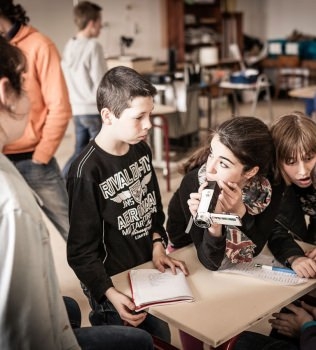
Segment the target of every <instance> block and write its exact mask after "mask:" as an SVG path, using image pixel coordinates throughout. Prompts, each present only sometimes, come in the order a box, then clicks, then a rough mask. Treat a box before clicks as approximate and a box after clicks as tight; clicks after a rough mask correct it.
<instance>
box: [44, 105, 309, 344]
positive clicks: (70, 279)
mask: <svg viewBox="0 0 316 350" xmlns="http://www.w3.org/2000/svg"><path fill="white" fill-rule="evenodd" d="M239 108H240V115H245V116H246V115H249V113H250V110H251V104H249V103H243V104H240V106H239ZM293 110H300V111H304V104H303V102H302V101H301V100H298V99H282V100H277V101H273V115H274V117H278V116H280V115H281V114H284V113H287V112H290V111H293ZM256 116H257V117H259V118H261V119H262V120H263V121H265V122H266V123H268V124H269V122H270V116H269V110H268V108H267V102H266V101H264V100H262V101H259V103H258V106H257V111H256ZM230 117H231V112H230V108H229V106H228V105H227V104H226V105H225V103H224V104H223V103H222V104H221V105H220V106H218V108H217V112H216V115H214V116H213V118H212V127H215V126H216V125H218V124H220V123H221V122H223V121H224V120H226V119H228V118H230ZM204 119H205V118H203V117H202V118H201V125H203V123H206V120H204ZM204 125H205V124H204ZM200 136H201V139H203V138H204V137H205V136H206V132H205V131H203V132H202V131H201V135H200ZM73 145H74V133H73V125H72V123H70V124H69V127H68V130H67V132H66V135H65V137H64V140H63V142H62V144H61V145H60V147H59V149H58V151H57V154H56V158H57V160H58V162H59V165H60V167H62V166H63V165H64V164H65V162H66V161H67V159H68V157H69V156H70V155H71V153H72V151H73ZM157 176H158V181H159V184H160V189H161V194H162V199H163V205H164V209H166V207H167V204H168V202H169V200H170V198H171V196H172V194H173V191H174V190H176V188H177V187H178V185H179V184H180V181H181V175H179V174H178V173H177V171H176V170H174V171H173V172H172V174H171V192H166V182H165V178H164V177H163V174H162V171H161V170H159V169H157ZM47 225H48V227H49V230H50V232H51V243H52V248H53V254H54V258H55V263H56V269H57V274H58V277H59V281H60V287H61V291H62V294H63V295H67V296H71V297H73V298H75V299H76V300H77V301H78V302H79V304H80V307H81V311H82V314H83V325H89V321H88V313H89V309H90V308H89V305H88V302H87V300H86V298H85V296H84V295H83V293H82V291H81V288H80V285H79V282H78V279H77V277H76V276H75V274H74V273H73V271H72V270H71V269H70V267H69V266H68V264H67V261H66V245H65V242H64V241H63V240H62V238H61V237H60V235H59V234H58V233H57V231H56V230H55V228H54V227H53V226H52V224H51V223H50V222H49V221H48V220H47ZM254 330H257V331H259V332H262V333H267V332H268V330H269V328H268V325H267V323H266V322H262V323H260V324H259V325H257V326H256V327H254ZM172 343H173V344H174V345H175V346H177V347H179V348H180V349H181V346H180V343H179V337H178V333H177V330H175V329H173V328H172Z"/></svg>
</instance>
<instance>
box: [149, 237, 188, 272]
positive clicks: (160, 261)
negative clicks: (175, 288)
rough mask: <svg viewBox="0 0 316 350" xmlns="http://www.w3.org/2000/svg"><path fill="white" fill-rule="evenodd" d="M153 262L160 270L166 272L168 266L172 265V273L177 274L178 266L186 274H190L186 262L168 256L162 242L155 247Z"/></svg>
mask: <svg viewBox="0 0 316 350" xmlns="http://www.w3.org/2000/svg"><path fill="white" fill-rule="evenodd" d="M153 263H154V266H155V268H156V269H157V270H159V271H160V272H164V271H165V269H166V267H170V269H171V271H172V273H173V274H176V267H178V268H179V269H180V270H181V271H182V272H183V273H184V274H185V275H188V274H189V272H188V269H187V267H186V265H185V262H184V261H181V260H177V259H174V258H172V257H170V256H168V255H167V254H166V250H165V249H164V247H163V246H162V245H161V244H156V245H155V246H154V248H153Z"/></svg>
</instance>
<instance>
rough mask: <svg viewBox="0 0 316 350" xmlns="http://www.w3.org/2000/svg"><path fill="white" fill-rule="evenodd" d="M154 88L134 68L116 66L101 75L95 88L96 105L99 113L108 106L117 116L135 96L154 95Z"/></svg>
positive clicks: (155, 91)
mask: <svg viewBox="0 0 316 350" xmlns="http://www.w3.org/2000/svg"><path fill="white" fill-rule="evenodd" d="M156 93H157V90H156V88H155V87H154V86H153V85H152V84H151V83H150V82H149V81H148V80H147V79H146V78H144V77H143V76H142V75H141V74H139V73H137V72H136V71H135V70H134V69H131V68H128V67H125V66H118V67H114V68H112V69H110V70H109V71H108V72H106V73H105V75H104V76H103V78H102V80H101V82H100V84H99V87H98V90H97V106H98V110H99V112H100V113H101V110H102V109H103V108H108V109H109V110H110V111H111V112H112V113H113V114H114V115H115V116H116V117H117V118H119V117H120V115H121V113H122V112H123V111H124V109H126V108H128V107H129V106H130V103H131V101H132V100H133V99H134V98H135V97H139V96H142V97H148V96H152V97H154V96H155V95H156Z"/></svg>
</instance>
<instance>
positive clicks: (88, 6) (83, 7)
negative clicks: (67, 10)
mask: <svg viewBox="0 0 316 350" xmlns="http://www.w3.org/2000/svg"><path fill="white" fill-rule="evenodd" d="M101 11H102V7H101V6H99V5H97V4H94V3H93V2H90V1H81V2H79V4H78V5H76V6H75V7H74V10H73V14H74V21H75V24H76V26H77V27H78V29H79V30H83V29H85V28H86V26H87V25H88V23H89V22H90V21H97V20H98V19H99V18H100V12H101Z"/></svg>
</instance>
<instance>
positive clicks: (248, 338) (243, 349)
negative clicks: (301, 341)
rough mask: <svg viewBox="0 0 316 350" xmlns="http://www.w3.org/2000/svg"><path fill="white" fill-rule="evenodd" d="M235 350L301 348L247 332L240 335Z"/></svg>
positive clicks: (292, 349) (293, 349)
mask: <svg viewBox="0 0 316 350" xmlns="http://www.w3.org/2000/svg"><path fill="white" fill-rule="evenodd" d="M234 350H299V348H298V347H296V346H295V345H294V344H291V343H289V342H286V341H284V340H279V339H275V338H273V337H269V336H266V335H263V334H260V333H255V332H248V331H246V332H243V333H241V334H240V336H239V338H238V340H237V342H236V343H235V346H234Z"/></svg>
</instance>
